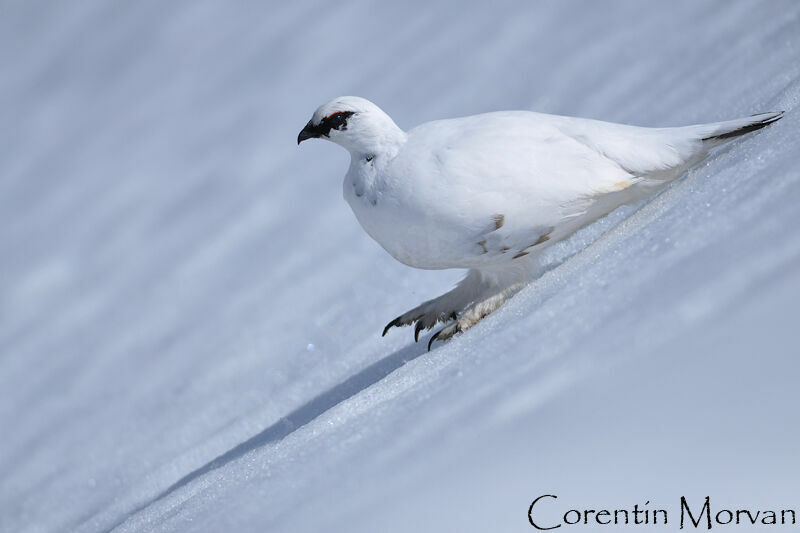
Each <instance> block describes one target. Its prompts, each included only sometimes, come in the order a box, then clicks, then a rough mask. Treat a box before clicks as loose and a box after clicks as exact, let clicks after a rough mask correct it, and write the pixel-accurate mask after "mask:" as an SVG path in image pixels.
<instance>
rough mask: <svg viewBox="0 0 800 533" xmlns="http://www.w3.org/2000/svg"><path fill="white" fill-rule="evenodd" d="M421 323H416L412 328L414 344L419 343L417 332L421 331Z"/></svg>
mask: <svg viewBox="0 0 800 533" xmlns="http://www.w3.org/2000/svg"><path fill="white" fill-rule="evenodd" d="M423 327H424V326H423V325H422V321H417V325H416V326H414V342H419V332H420V331H422V328H423Z"/></svg>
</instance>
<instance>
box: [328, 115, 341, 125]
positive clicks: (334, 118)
mask: <svg viewBox="0 0 800 533" xmlns="http://www.w3.org/2000/svg"><path fill="white" fill-rule="evenodd" d="M328 122H329V123H330V125H331V126H332V127H334V128H337V127H339V126H341V125H342V124H344V113H334V114H333V115H331V116H330V117H329V118H328Z"/></svg>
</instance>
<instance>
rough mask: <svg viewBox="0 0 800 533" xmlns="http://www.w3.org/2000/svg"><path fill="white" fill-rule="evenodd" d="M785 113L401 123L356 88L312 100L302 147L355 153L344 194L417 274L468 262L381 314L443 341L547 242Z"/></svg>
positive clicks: (526, 269) (476, 315)
mask: <svg viewBox="0 0 800 533" xmlns="http://www.w3.org/2000/svg"><path fill="white" fill-rule="evenodd" d="M781 115H782V112H778V113H763V114H759V115H754V116H752V117H747V118H742V119H738V120H731V121H727V122H717V123H712V124H702V125H696V126H686V127H679V128H641V127H636V126H627V125H623V124H614V123H609V122H601V121H597V120H589V119H580V118H571V117H563V116H556V115H546V114H542V113H534V112H530V111H503V112H496V113H486V114H482V115H474V116H469V117H463V118H456V119H448V120H437V121H434V122H428V123H425V124H422V125H420V126H417V127H416V128H414V129H412V130H410V131H408V132H404V131H403V130H401V129H400V128H399V127H398V126H397V125H396V124H395V123H394V121H392V119H391V118H390V117H389V116H388V115H387V114H386V113H384V112H383V111H382V110H381V109H380V108H378V107H377V106H376V105H375V104H373V103H372V102H369V101H368V100H365V99H363V98H359V97H354V96H343V97H339V98H335V99H334V100H331V101H330V102H328V103H326V104H324V105H322V106H321V107H319V108H318V109H317V110H316V112H315V113H314V116H313V117H312V119H311V120H310V121H309V122H308V124H307V125H306V127H305V128H304V129H303V131H301V132H300V135H299V136H298V143H300V142H301V141H303V140H305V139H308V138H312V137H322V138H328V139H329V140H331V141H333V142H335V143H337V144H339V145H341V146H343V147H344V148H346V149H347V150H348V151H349V152H350V155H351V162H350V168H349V169H348V171H347V174H346V175H345V179H344V183H343V192H344V197H345V200H347V202H348V204H350V207H351V208H352V209H353V213H355V215H356V218H357V219H358V221H359V222H360V223H361V225H362V226H363V228H364V229H365V230H366V231H367V233H368V234H369V235H370V236H371V237H372V238H373V239H375V240H376V241H377V242H378V243H379V244H380V245H381V246H382V247H383V248H384V249H386V251H387V252H389V253H390V254H391V255H392V256H393V257H394V258H395V259H397V260H398V261H401V262H402V263H405V264H407V265H409V266H413V267H417V268H425V269H443V268H467V269H469V272H468V274H467V277H466V278H465V279H464V280H463V281H461V282H460V283H459V284H458V285H457V286H456V287H455V288H454V289H453V290H451V291H450V292H448V293H445V294H444V295H442V296H440V297H438V298H434V299H433V300H429V301H427V302H425V303H423V304H421V305H420V306H419V307H417V308H415V309H412V310H411V311H409V312H407V313H404V314H403V315H401V316H399V317H397V318H396V319H395V320H393V321H392V322H390V323H389V324H388V325H387V326H386V329H385V330H384V334H386V331H387V330H388V329H389V328H391V327H392V326H401V325H410V324H413V323H415V322H416V328H415V339H418V337H419V333H420V331H421V330H422V329H429V328H431V327H433V326H434V325H435V324H436V322H439V321H441V322H448V321H451V320H452V323H451V324H449V325H448V326H446V327H445V328H444V329H442V330H441V331H439V332H438V333H437V334H435V335H434V336H433V337H432V338H431V340H430V342H429V344H428V347H429V348H430V343H432V342H433V340H435V339H437V338H438V339H440V340H443V339H446V338H449V337H451V336H452V335H454V334H455V333H458V332H460V331H464V330H465V329H467V328H469V327H471V326H472V325H474V324H475V323H477V322H478V321H479V320H480V319H481V318H483V317H484V316H486V315H487V314H489V313H491V312H492V311H494V310H495V309H497V308H498V307H499V306H500V305H502V303H503V302H504V301H505V300H506V299H507V298H508V297H509V296H510V295H512V294H513V293H514V292H516V291H517V290H519V288H521V287H522V286H523V285H524V284H525V283H526V282H527V281H529V279H530V276H531V273H532V272H533V271H534V267H535V259H536V256H537V255H538V253H540V252H541V250H543V249H544V248H546V247H547V246H549V245H550V244H553V243H555V242H558V241H559V240H561V239H564V238H565V237H567V236H569V235H570V234H572V233H574V232H575V231H576V230H578V229H580V228H581V227H583V226H586V225H587V224H589V223H591V222H593V221H595V220H597V219H598V218H600V217H602V216H604V215H606V214H608V213H610V212H611V211H612V210H614V209H615V208H617V207H619V206H620V205H622V204H623V203H627V202H631V201H635V200H637V199H640V198H642V197H644V196H646V195H648V194H650V193H651V192H652V191H653V190H655V189H656V188H657V187H659V186H661V185H664V184H666V183H667V182H669V181H670V180H672V179H675V178H677V177H678V176H680V175H681V174H682V173H683V172H684V171H685V170H686V169H687V168H689V167H690V166H692V165H694V164H696V163H697V162H698V161H700V160H701V159H702V158H703V157H705V156H706V154H707V153H708V151H709V150H710V149H711V148H713V147H714V146H717V145H719V144H721V143H723V142H726V141H729V140H731V139H732V138H734V137H737V136H739V135H742V134H745V133H748V132H750V131H754V130H756V129H759V128H762V127H764V126H766V125H768V124H770V123H772V122H775V121H776V120H778V119H780V117H781Z"/></svg>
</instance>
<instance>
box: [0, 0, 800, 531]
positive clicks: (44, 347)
mask: <svg viewBox="0 0 800 533" xmlns="http://www.w3.org/2000/svg"><path fill="white" fill-rule="evenodd" d="M0 59H1V60H2V65H3V69H2V70H3V75H2V76H0V118H2V124H3V127H2V128H0V250H2V253H1V255H0V432H2V438H0V529H1V530H2V531H9V532H12V531H13V532H22V531H48V532H49V531H53V532H60V531H76V532H97V531H107V530H110V529H112V528H117V530H118V531H209V532H213V531H254V532H255V531H290V532H304V531H308V532H317V531H348V532H353V531H365V532H366V531H398V532H399V531H527V530H532V528H531V526H530V525H528V522H527V509H528V505H529V504H530V501H531V500H532V499H533V498H534V497H536V496H538V495H540V494H544V493H553V494H558V495H559V502H558V504H557V505H554V506H553V509H556V508H560V509H561V510H562V512H563V510H566V509H569V508H571V507H578V508H594V509H601V508H604V507H606V508H612V509H613V508H615V507H627V508H630V507H632V506H633V504H634V503H638V504H640V505H642V504H644V502H645V501H650V502H651V503H650V506H651V507H653V506H657V507H667V508H669V509H675V508H676V507H677V503H678V501H679V498H680V496H681V495H686V496H687V497H693V498H695V500H696V501H700V498H702V497H704V496H705V495H711V497H712V502H718V505H719V507H722V506H723V505H726V506H728V507H734V508H735V507H736V506H750V507H752V508H759V507H761V508H782V507H793V508H798V507H799V506H800V504H799V503H798V502H800V488H799V486H798V484H797V479H798V476H800V461H798V460H797V450H798V449H800V430H798V425H797V406H798V405H800V388H798V386H797V383H796V377H797V375H798V372H799V371H800V349H798V347H797V338H798V318H797V317H798V316H800V303H798V302H800V128H799V127H798V118H797V114H796V112H795V108H796V106H797V102H798V99H799V98H800V4H798V3H797V2H793V1H784V2H781V1H772V2H756V1H752V2H741V1H739V2H733V1H719V2H694V1H683V2H662V3H659V4H657V5H656V4H654V3H651V2H629V3H623V4H617V5H610V4H608V3H606V2H585V3H576V2H548V3H544V2H511V1H509V2H499V3H498V2H493V3H491V6H490V5H489V4H486V5H484V4H483V3H477V4H476V5H474V6H469V5H467V4H465V3H463V2H454V3H437V2H421V3H419V4H418V5H416V6H413V5H411V4H409V3H407V2H383V3H380V4H378V3H366V2H355V3H341V2H323V1H318V2H202V1H200V2H198V1H192V2H188V1H187V2H158V1H147V2H122V1H117V2H107V1H103V0H95V1H85V2H40V1H32V0H24V1H23V0H17V1H10V2H4V3H2V5H0ZM339 94H356V95H361V96H365V97H367V98H370V99H372V100H373V101H375V102H376V103H377V104H378V105H380V106H382V107H383V108H384V109H385V110H386V111H387V112H388V113H389V114H390V115H392V116H393V117H394V119H395V120H396V122H397V123H398V124H399V125H400V126H401V127H406V128H408V127H411V126H414V125H416V124H418V123H420V122H424V121H427V120H432V119H437V118H443V117H450V116H459V115H467V114H473V113H478V112H485V111H490V110H497V109H533V110H537V111H543V112H551V113H560V114H569V115H578V116H585V117H592V118H598V119H604V120H611V121H618V122H627V123H635V124H640V125H646V126H663V125H683V124H691V123H699V122H710V121H717V120H724V119H730V118H736V117H739V116H745V115H749V114H753V113H756V112H761V111H773V110H786V111H787V113H786V116H785V118H784V119H783V120H782V121H781V122H779V123H778V124H776V125H774V126H770V127H769V128H767V129H766V130H763V131H761V132H759V133H757V134H754V135H751V136H749V137H746V138H744V139H740V140H737V141H736V142H734V143H732V144H729V145H727V146H726V147H724V148H722V149H721V150H719V151H717V152H715V153H714V154H713V155H712V157H710V158H709V159H707V160H706V161H705V162H704V163H703V164H701V165H700V166H699V167H698V168H696V169H694V170H693V171H691V172H690V173H689V174H688V175H687V176H686V177H685V178H683V179H681V180H679V181H678V182H676V183H675V184H674V185H673V186H671V187H669V188H668V189H667V190H666V191H665V192H664V193H663V194H661V195H659V196H657V197H656V198H654V199H653V200H651V201H649V202H647V203H645V204H644V205H642V206H633V207H626V208H623V209H621V210H619V211H617V212H615V213H613V214H612V215H611V216H610V217H608V218H607V219H604V220H602V221H600V222H598V223H597V224H595V225H593V226H591V227H589V228H587V229H585V230H584V231H582V232H580V233H579V234H577V235H575V236H574V237H573V238H572V239H570V240H569V241H567V242H564V243H561V244H559V245H557V246H555V247H554V248H552V249H551V250H550V252H549V253H548V255H547V256H546V258H545V262H546V270H547V272H546V273H545V274H544V276H543V277H542V278H541V279H540V280H539V281H537V282H535V283H534V284H532V285H531V286H530V287H528V288H527V289H525V290H524V291H523V292H522V293H520V294H519V295H518V296H516V297H515V298H514V299H513V300H511V301H510V302H509V303H507V304H506V305H505V306H504V307H503V308H502V309H501V310H499V311H498V312H497V313H495V314H493V315H492V316H490V317H489V318H487V319H486V320H485V321H484V322H482V323H481V324H479V325H478V326H476V327H475V328H474V329H473V330H471V331H469V332H467V333H466V334H464V335H462V336H460V337H458V338H456V339H454V340H453V341H451V342H449V343H447V344H440V345H436V348H435V349H434V350H433V351H432V352H431V353H429V354H428V353H424V344H426V343H427V336H426V337H425V342H422V340H421V341H420V343H419V344H414V343H413V339H412V334H411V332H410V331H409V330H408V329H407V328H406V329H403V330H395V331H393V332H392V333H390V334H389V335H387V337H385V338H381V337H380V331H381V329H382V328H383V326H384V325H385V323H386V322H388V321H389V320H391V319H392V318H394V317H395V316H396V315H398V314H399V313H401V312H403V311H406V310H407V309H409V308H410V307H412V306H414V305H416V304H418V303H420V302H421V301H422V300H424V299H427V298H429V297H432V296H435V295H437V294H440V293H441V292H443V291H445V290H447V289H448V288H449V287H450V286H451V285H452V284H453V283H454V282H455V281H456V280H457V279H458V278H459V276H460V273H459V272H438V273H437V272H424V271H415V270H412V269H409V268H407V267H404V266H403V265H400V264H399V263H397V262H395V261H394V260H393V259H392V258H390V257H389V256H388V255H387V254H386V253H385V252H384V251H383V250H382V249H380V247H379V246H378V245H377V244H375V243H374V242H372V241H371V240H370V239H369V238H368V237H367V235H366V234H365V233H364V232H363V231H362V230H361V229H360V227H359V226H358V224H357V223H356V221H355V219H354V217H353V216H352V214H351V213H350V212H349V209H348V207H347V206H346V205H345V203H344V202H343V201H342V199H341V177H342V175H343V174H344V172H345V170H346V166H347V162H348V156H347V154H346V153H345V152H344V151H343V150H342V149H341V148H339V147H337V146H334V145H332V144H329V143H323V142H309V143H304V144H303V145H302V146H301V147H300V148H298V147H297V146H296V145H295V139H296V136H297V132H298V131H299V130H300V128H302V126H303V125H304V124H305V122H306V121H307V120H308V118H309V117H310V115H311V113H312V112H313V110H314V108H315V107H316V106H317V105H319V104H320V103H322V102H324V101H325V100H327V99H329V98H331V97H333V96H336V95H339ZM553 516H555V513H554V514H553ZM675 518H677V517H675ZM672 520H673V517H672V516H670V523H671V524H672ZM672 525H674V526H675V528H677V525H676V524H672ZM584 528H585V529H584V530H590V529H591V527H589V526H584Z"/></svg>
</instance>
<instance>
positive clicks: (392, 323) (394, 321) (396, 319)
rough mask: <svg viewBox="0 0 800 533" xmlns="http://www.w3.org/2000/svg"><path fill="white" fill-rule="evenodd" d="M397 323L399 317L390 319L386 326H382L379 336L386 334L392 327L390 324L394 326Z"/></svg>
mask: <svg viewBox="0 0 800 533" xmlns="http://www.w3.org/2000/svg"><path fill="white" fill-rule="evenodd" d="M399 323H400V317H397V318H395V319H394V320H392V321H391V322H389V323H388V324H386V327H385V328H383V333H381V337H385V336H386V332H387V331H389V330H390V329H392V326H396V325H398V324H399Z"/></svg>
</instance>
